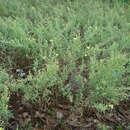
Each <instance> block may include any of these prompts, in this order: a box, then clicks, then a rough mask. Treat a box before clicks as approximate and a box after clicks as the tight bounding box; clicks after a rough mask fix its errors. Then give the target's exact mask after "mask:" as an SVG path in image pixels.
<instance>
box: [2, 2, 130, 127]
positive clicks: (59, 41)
mask: <svg viewBox="0 0 130 130" xmlns="http://www.w3.org/2000/svg"><path fill="white" fill-rule="evenodd" d="M129 74H130V6H129V5H128V4H127V3H122V2H119V1H116V0H115V1H111V2H110V0H104V1H103V0H44V1H43V0H1V1H0V126H1V127H3V128H4V127H5V126H6V125H7V124H8V119H10V118H11V117H12V116H13V114H14V113H13V109H12V108H11V109H10V108H9V106H10V102H11V99H12V97H13V96H12V95H13V94H14V93H15V94H17V95H21V96H22V98H23V100H24V101H25V102H26V103H31V104H34V106H35V105H36V104H37V108H39V109H38V111H39V112H40V111H41V108H43V107H45V106H46V108H47V110H48V111H49V112H50V113H54V114H52V115H53V116H55V112H56V110H55V107H54V106H56V105H58V104H61V103H62V102H67V103H68V104H71V108H70V111H74V108H86V107H89V108H90V109H96V110H97V112H103V113H104V114H105V112H106V111H109V110H112V109H113V108H114V106H115V105H118V104H119V103H120V102H121V101H123V100H127V99H128V98H129V90H130V75H129ZM15 100H16V102H17V100H18V99H17V96H16V99H15ZM77 111H78V110H77ZM80 114H81V115H82V112H81V113H80Z"/></svg>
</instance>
